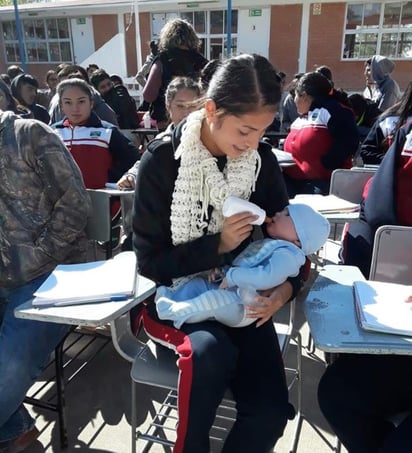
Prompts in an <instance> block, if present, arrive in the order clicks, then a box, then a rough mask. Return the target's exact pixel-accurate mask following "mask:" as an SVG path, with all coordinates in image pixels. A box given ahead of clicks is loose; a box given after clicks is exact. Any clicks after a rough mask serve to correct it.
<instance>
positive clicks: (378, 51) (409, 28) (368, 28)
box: [340, 0, 412, 61]
mask: <svg viewBox="0 0 412 453" xmlns="http://www.w3.org/2000/svg"><path fill="white" fill-rule="evenodd" d="M404 3H405V2H401V1H395V2H378V1H376V0H375V1H374V2H373V3H370V2H356V3H346V9H345V16H344V24H343V36H342V46H341V55H340V59H341V61H365V60H368V59H369V58H371V57H372V56H373V55H387V56H388V57H389V58H390V59H391V60H399V61H409V60H411V59H412V18H411V19H410V20H411V22H410V23H409V24H405V25H400V24H401V23H402V22H404V21H403V20H402V19H401V17H402V16H401V15H399V21H398V24H397V25H392V26H388V25H387V24H386V25H384V18H385V7H386V6H387V5H393V6H396V5H400V7H401V8H402V12H403V11H404V7H405V5H404ZM406 4H411V5H409V7H411V6H412V2H411V1H408V2H406ZM355 5H361V6H362V17H361V18H360V25H358V26H355V27H354V28H353V29H349V28H347V24H348V12H349V8H353V7H354V6H355ZM372 5H379V10H380V11H379V20H378V23H377V25H364V22H365V7H367V6H369V7H372ZM374 34H375V35H376V39H375V40H374V41H373V43H374V44H375V49H374V51H373V52H372V51H371V52H370V53H369V52H366V51H364V52H362V49H364V50H365V48H366V47H367V45H368V42H369V44H371V41H370V39H371V36H372V35H374ZM389 35H393V36H396V37H397V39H396V42H394V41H391V40H387V39H386V40H385V37H386V36H389ZM408 35H409V36H408ZM350 36H353V39H354V42H353V44H351V48H352V50H353V51H354V52H355V50H356V48H357V47H360V49H358V51H357V54H356V55H354V56H345V53H347V52H348V50H347V51H345V45H346V43H347V41H348V37H350ZM357 36H359V37H360V39H359V40H357ZM362 37H365V38H367V39H369V41H367V42H366V43H365V41H363V40H362V39H361V38H362ZM405 37H406V38H409V39H405ZM402 42H403V43H406V44H404V45H407V44H408V43H409V42H410V43H411V44H410V46H409V49H410V50H409V52H408V53H409V56H402V55H399V53H400V52H401V51H402V48H400V45H401V44H400V43H402ZM391 43H394V44H393V45H392V47H393V46H395V49H396V53H397V54H396V55H393V54H388V51H387V49H388V48H389V47H391Z"/></svg>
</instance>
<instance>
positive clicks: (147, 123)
mask: <svg viewBox="0 0 412 453" xmlns="http://www.w3.org/2000/svg"><path fill="white" fill-rule="evenodd" d="M143 126H144V127H145V129H150V126H151V124H150V113H149V112H146V113H145V114H144V115H143Z"/></svg>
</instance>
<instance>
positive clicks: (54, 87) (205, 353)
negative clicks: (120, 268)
mask: <svg viewBox="0 0 412 453" xmlns="http://www.w3.org/2000/svg"><path fill="white" fill-rule="evenodd" d="M199 44H200V41H199V38H198V37H197V35H196V33H195V31H194V29H193V27H192V26H191V25H190V24H189V23H188V22H186V21H184V20H181V19H173V20H171V21H169V22H168V23H167V24H166V25H165V26H164V28H163V29H162V31H161V34H160V40H159V42H158V43H151V46H150V47H151V55H150V56H149V57H150V58H149V57H148V60H147V61H148V64H147V65H146V66H145V72H144V74H143V72H142V71H141V72H139V74H138V79H139V83H141V84H142V86H144V89H143V96H144V101H145V104H144V105H145V106H146V107H147V108H148V109H150V112H151V114H152V116H153V117H154V118H155V119H156V120H157V121H158V126H159V130H161V133H160V134H159V135H158V136H157V137H156V138H155V139H154V140H153V141H151V142H150V143H149V144H148V147H147V150H146V151H145V152H144V153H143V155H142V158H141V160H140V161H139V159H140V154H139V153H138V150H137V149H136V147H135V146H134V145H133V144H132V143H131V142H130V141H129V140H128V139H127V138H126V137H125V136H124V135H123V134H122V133H121V132H120V131H119V128H120V129H132V128H135V127H137V126H138V124H139V121H138V116H137V112H136V104H135V101H134V100H133V99H132V98H131V97H130V95H129V93H128V92H127V89H126V88H125V87H124V86H123V84H122V80H121V79H120V78H119V77H118V76H110V75H109V74H108V73H107V72H106V71H105V70H104V69H101V68H98V67H97V66H96V65H89V67H88V68H83V67H81V66H78V65H60V67H58V68H56V70H50V71H48V72H47V74H46V77H45V81H46V84H47V87H48V88H47V89H44V90H39V83H38V81H37V80H36V79H35V78H34V77H33V76H31V75H30V74H25V73H24V72H23V71H22V70H21V68H19V67H18V66H12V67H9V70H8V74H7V75H3V76H1V80H0V176H1V178H2V181H3V183H2V186H1V189H0V210H1V212H2V223H1V235H0V250H1V253H0V451H2V452H3V451H5V452H9V451H10V452H11V451H23V450H24V449H25V448H26V447H27V446H28V445H30V444H31V442H32V441H33V440H34V439H35V438H36V436H37V435H38V431H37V430H36V428H35V425H34V421H33V419H32V418H31V417H30V415H29V414H28V412H27V410H26V409H25V408H24V405H23V399H24V396H25V394H26V392H27V390H28V389H29V387H30V386H31V384H32V383H33V382H34V380H35V379H36V378H37V376H38V375H39V373H40V372H41V370H42V368H43V367H44V365H45V363H46V362H47V359H48V356H49V354H50V352H51V351H52V350H53V349H54V347H55V346H56V344H57V343H58V342H59V341H61V339H62V338H63V337H64V335H65V334H66V333H67V331H68V328H67V327H65V326H60V325H56V324H53V325H51V324H48V323H38V322H34V321H28V320H17V319H16V318H14V316H13V310H14V308H15V307H16V306H18V305H19V304H20V303H22V302H23V301H25V300H27V299H28V298H30V297H31V295H32V294H33V292H34V291H35V290H36V289H37V288H38V286H39V285H40V284H41V283H42V282H43V281H44V280H45V278H47V276H48V275H49V273H50V272H51V271H52V270H53V268H54V267H55V266H56V265H57V264H59V263H70V262H80V261H82V260H84V259H85V247H86V236H85V227H86V223H87V218H88V215H89V212H90V203H89V199H88V196H87V192H86V188H101V187H104V185H105V183H106V182H117V184H118V186H119V187H120V188H134V189H135V201H134V209H133V236H131V237H129V241H128V246H129V247H132V246H133V248H134V250H135V251H136V253H137V256H138V265H139V272H140V273H141V274H142V275H145V276H147V277H149V278H151V279H153V280H154V281H155V282H156V283H157V284H158V285H164V286H168V287H172V292H171V294H173V291H174V290H175V289H176V288H177V287H179V285H182V282H187V280H188V279H191V278H193V275H198V273H199V272H207V271H210V270H211V269H214V268H225V269H226V268H228V267H229V266H231V265H232V263H236V257H238V256H239V254H240V253H241V252H242V250H244V249H245V248H246V247H247V245H248V244H249V243H250V242H251V233H252V230H253V226H252V224H253V222H254V221H255V220H256V216H254V215H252V214H250V213H249V212H241V213H236V214H233V215H230V216H229V217H227V218H225V217H224V216H223V214H222V206H223V203H224V201H225V200H226V199H227V198H228V197H229V196H235V197H239V198H241V199H243V200H250V201H252V202H254V203H256V204H257V205H258V206H259V207H260V208H262V209H264V210H265V211H266V213H267V215H268V216H269V218H270V221H269V225H267V224H263V225H262V227H261V229H262V234H263V236H264V237H266V238H268V237H272V238H273V237H274V236H273V232H274V231H275V230H276V228H275V225H276V222H278V221H279V225H280V223H281V222H286V223H285V225H286V224H287V220H285V219H287V218H288V217H289V215H291V216H293V222H294V228H295V227H296V228H297V225H299V221H302V219H300V220H299V218H297V217H296V216H298V215H299V210H297V211H296V212H295V211H293V210H292V211H289V210H288V209H289V208H288V200H289V197H292V196H294V195H296V194H298V193H322V194H325V193H328V191H329V182H330V176H331V173H332V171H333V170H334V169H336V168H350V167H351V166H352V159H353V157H354V156H355V155H356V153H357V151H358V148H359V146H360V129H359V127H360V126H364V127H368V128H369V127H370V131H369V132H368V135H367V137H366V139H365V140H364V141H363V143H362V145H361V148H360V155H361V157H362V159H364V161H365V162H366V163H375V164H379V165H380V167H379V170H378V171H377V173H376V176H375V177H374V178H373V181H372V183H371V184H370V189H369V192H368V193H367V195H365V201H364V203H363V205H362V211H361V218H360V221H359V222H358V223H354V224H353V225H352V226H351V228H350V229H349V232H348V235H347V237H346V240H345V242H344V248H345V250H344V254H343V256H344V257H345V263H347V264H354V265H357V266H359V267H360V268H361V270H362V271H363V272H364V273H365V276H367V274H368V263H369V262H370V258H371V248H372V245H373V234H374V231H375V230H376V228H377V227H378V226H380V225H382V224H384V223H390V224H402V225H408V226H412V209H411V206H412V204H411V197H412V183H411V182H410V181H412V178H411V174H410V172H411V168H412V165H411V163H412V160H411V159H412V146H411V143H412V138H411V136H412V126H411V124H412V121H411V118H412V83H411V84H409V86H408V87H407V89H406V91H405V93H404V94H403V96H402V97H400V92H399V87H397V85H396V82H394V81H393V80H392V79H391V78H390V76H389V74H390V72H391V71H392V70H393V63H392V62H391V61H390V60H388V59H387V58H384V57H381V56H374V57H373V58H372V59H371V60H370V61H368V62H367V63H366V70H365V76H366V77H367V84H368V90H367V91H366V92H365V93H366V94H367V93H369V97H370V98H372V99H369V100H366V98H365V97H363V96H361V98H359V97H355V98H352V99H351V98H350V97H347V96H345V94H344V93H343V92H342V91H341V90H337V89H335V87H334V84H333V80H332V72H331V70H330V68H327V67H325V66H322V67H320V68H318V69H317V70H316V71H311V72H308V73H304V74H296V75H295V76H294V78H293V80H292V82H291V84H290V85H289V86H288V88H287V90H286V91H287V94H285V95H282V85H283V84H284V81H285V77H286V76H285V74H283V73H280V72H279V71H278V70H277V69H276V68H275V67H274V66H273V65H272V64H271V63H270V62H269V61H268V60H267V59H266V58H264V57H262V56H258V55H247V54H245V55H240V56H238V57H233V58H230V59H227V60H225V61H222V62H221V61H211V62H207V60H206V59H205V58H204V57H203V56H202V55H201V54H200V53H199ZM149 63H150V64H149ZM371 77H372V79H373V83H374V88H373V90H372V88H371V87H372V81H371ZM281 101H282V102H281ZM280 104H281V109H280V112H281V113H280V115H279V117H278V119H279V122H280V124H281V126H280V127H282V128H283V129H284V130H285V131H287V132H288V133H289V134H288V136H287V139H286V141H285V143H284V149H285V150H286V151H289V152H290V153H291V154H292V156H293V159H294V162H295V164H296V165H295V166H294V167H290V168H289V169H285V170H284V171H283V172H282V171H281V169H280V167H279V165H278V162H277V160H276V158H275V156H274V154H273V153H272V150H271V146H270V144H268V143H266V142H264V141H262V140H260V139H261V137H262V136H263V135H264V133H265V131H266V129H267V128H268V127H270V126H272V125H273V124H274V119H275V114H276V112H277V110H278V109H279V105H280ZM389 104H390V105H389ZM365 105H366V106H368V105H369V106H372V105H373V107H376V108H375V109H372V108H371V109H370V112H371V113H370V115H369V116H368V122H367V123H366V117H367V113H366V110H362V109H363V108H364V107H365ZM378 108H380V109H382V110H383V113H382V114H381V113H380V110H378ZM372 111H373V113H372ZM47 124H50V125H51V127H49V126H48V125H47ZM76 164H77V165H76ZM382 193H384V194H385V198H384V199H383V198H382V196H381V194H382ZM276 212H281V213H282V215H281V216H280V217H279V214H275V213H276ZM112 214H113V216H114V215H115V212H113V213H112ZM281 217H282V219H283V220H282V221H281V220H279V219H280V218H281ZM289 220H290V219H289ZM303 220H304V219H303ZM289 223H290V222H289ZM307 226H308V225H307ZM289 228H291V226H290V225H289ZM325 228H326V227H325ZM291 230H293V232H294V235H293V238H292V239H293V240H292V239H289V236H288V238H287V240H290V241H292V242H293V243H294V246H297V247H298V248H299V247H300V248H301V250H300V254H301V255H302V254H304V251H305V248H304V244H305V241H303V239H302V238H301V237H300V236H299V234H300V233H299V232H300V231H301V230H299V231H298V230H296V231H295V230H294V229H291ZM325 231H326V229H325ZM327 231H329V230H328V229H327ZM296 232H297V233H296ZM282 233H285V232H282ZM296 234H297V236H296ZM326 235H327V233H326ZM275 236H276V238H282V239H284V237H283V235H282V234H277V235H275ZM313 237H314V236H313ZM318 245H319V244H317V247H318ZM193 256H196V260H193ZM240 256H243V255H240ZM303 261H304V259H301V260H300V261H299V263H302V262H303ZM298 267H299V266H298ZM290 275H291V276H289V277H287V278H286V276H285V278H284V279H282V282H280V283H279V282H277V283H279V284H276V285H275V284H273V285H270V286H271V287H270V288H266V291H264V292H262V293H261V294H259V295H258V296H257V300H258V301H259V304H260V305H259V306H258V307H256V306H254V307H253V308H251V307H249V306H247V307H246V308H247V310H246V311H245V312H243V314H244V315H245V316H246V317H249V321H248V322H247V323H245V325H244V326H243V327H242V328H233V327H231V326H229V325H224V324H221V323H219V322H216V321H212V320H206V321H203V320H202V321H200V322H193V323H182V322H181V323H179V324H178V326H177V327H176V326H173V324H172V322H171V321H170V319H171V318H167V317H166V319H163V318H164V317H162V319H160V318H159V316H158V312H157V311H156V304H155V301H154V300H148V301H147V303H146V304H144V305H143V306H142V309H141V310H140V312H139V313H138V321H142V325H144V328H145V329H146V331H147V333H148V334H149V335H150V337H151V338H153V339H155V340H157V341H158V342H159V343H160V344H165V343H167V344H168V346H169V347H171V348H173V349H174V350H175V351H176V354H177V355H178V362H177V363H178V367H179V373H180V378H179V389H178V392H179V408H178V411H179V424H178V427H177V441H176V446H175V448H174V451H175V453H181V452H182V453H183V452H197V453H202V452H204V453H207V452H209V430H210V427H211V424H212V422H213V419H214V416H215V413H216V409H217V407H218V405H219V403H220V401H221V399H222V397H223V395H224V393H225V391H226V390H227V388H231V390H232V392H233V394H234V397H235V400H236V403H237V419H236V421H235V423H234V425H233V427H232V429H231V431H230V433H229V435H228V437H227V440H226V442H225V446H224V450H223V451H225V453H232V452H233V453H235V452H236V453H238V452H241V451H256V452H257V453H265V452H267V451H269V450H270V449H272V448H273V447H274V445H275V444H276V441H277V440H278V439H279V438H280V437H281V436H282V434H283V430H284V428H285V425H286V423H287V420H288V419H291V418H293V416H294V409H293V406H292V405H291V404H290V403H289V398H288V390H287V386H286V382H285V375H284V365H283V363H282V357H281V353H280V349H279V345H278V341H277V336H276V332H275V330H274V326H273V323H272V316H273V315H274V314H275V313H276V312H277V311H278V310H279V309H280V308H281V307H282V306H283V305H284V304H285V303H287V302H288V301H289V300H291V299H292V298H293V297H295V296H296V295H297V293H298V292H299V290H300V288H301V286H302V271H299V270H298V269H296V270H294V272H293V273H291V274H290ZM173 288H174V289H173ZM224 289H225V288H223V290H224ZM168 295H169V296H168V297H169V298H172V297H170V294H169V293H168ZM236 297H237V295H236ZM245 313H246V314H245ZM11 364H12V365H11ZM353 370H356V373H354V372H353ZM377 375H379V376H380V377H379V379H377V378H376V377H377ZM371 381H374V382H375V384H374V386H372V387H371V388H369V390H370V391H369V392H367V391H366V388H365V385H367V384H368V385H369V383H370V382H371ZM251 382H253V385H251ZM411 382H412V363H411V359H410V358H408V357H401V358H394V357H389V356H379V357H366V356H362V357H360V356H359V357H353V356H343V357H340V358H339V359H338V360H337V361H336V362H334V363H332V364H330V365H329V367H328V369H327V371H326V372H325V375H324V376H323V378H322V380H321V383H320V387H319V402H320V405H321V409H322V411H323V412H324V414H325V416H326V418H327V419H328V421H329V422H330V424H331V426H332V428H333V429H334V430H335V432H336V433H337V434H338V436H339V438H340V439H341V440H342V442H343V443H344V445H345V446H346V447H347V448H348V450H349V452H350V453H357V452H359V453H361V452H362V453H377V452H380V451H383V452H392V451H396V452H399V453H403V452H405V453H406V452H407V451H408V448H409V447H410V443H411V442H410V440H411V439H410V434H409V433H410V428H411V427H412V420H411V416H409V417H407V418H406V419H405V420H404V421H403V422H402V423H401V425H399V426H398V427H395V426H394V425H392V424H390V422H388V421H387V417H388V416H390V415H392V414H393V413H395V412H399V411H402V410H411V409H412V389H411ZM359 394H362V395H365V398H364V399H363V400H362V401H361V402H360V400H359V399H358V395H359ZM381 394H386V395H389V396H390V397H388V398H385V403H384V404H383V403H382V404H381V405H379V406H377V405H376V404H375V402H376V401H378V400H379V399H380V395H381ZM365 427H367V429H366V428H365Z"/></svg>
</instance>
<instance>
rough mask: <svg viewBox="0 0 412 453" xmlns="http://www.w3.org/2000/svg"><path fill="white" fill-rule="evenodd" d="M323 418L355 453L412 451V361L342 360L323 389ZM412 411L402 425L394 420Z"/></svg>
mask: <svg viewBox="0 0 412 453" xmlns="http://www.w3.org/2000/svg"><path fill="white" fill-rule="evenodd" d="M318 399H319V405H320V407H321V409H322V412H323V414H324V415H325V417H326V419H327V420H328V421H329V423H330V425H331V426H332V428H333V429H334V431H335V432H336V434H337V436H338V437H339V439H340V440H341V442H342V443H343V445H344V446H345V447H346V448H347V449H348V451H349V453H378V452H379V453H410V452H411V451H412V356H400V355H361V354H359V355H358V354H345V355H341V356H340V357H339V358H338V359H337V360H336V361H335V362H334V363H333V364H331V365H329V367H328V368H327V370H326V372H325V374H324V375H323V377H322V379H321V381H320V383H319V389H318ZM404 411H410V414H409V416H408V417H407V418H405V419H404V420H403V421H402V422H401V424H400V425H398V426H397V427H395V425H394V424H393V423H392V422H391V421H389V420H388V417H391V416H393V415H394V414H397V413H400V412H404Z"/></svg>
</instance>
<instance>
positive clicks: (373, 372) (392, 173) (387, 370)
mask: <svg viewBox="0 0 412 453" xmlns="http://www.w3.org/2000/svg"><path fill="white" fill-rule="evenodd" d="M382 225H406V226H412V123H408V124H406V125H405V126H403V127H401V128H400V129H399V131H398V132H397V133H396V136H395V138H394V142H393V144H392V145H391V147H390V148H389V150H388V152H387V153H386V155H385V157H384V158H383V160H382V163H381V165H380V167H379V169H378V171H377V172H376V174H375V176H374V177H373V180H372V183H371V185H370V188H369V192H368V194H367V197H366V200H365V201H364V204H363V206H362V209H361V217H360V220H359V221H358V222H356V223H352V224H351V225H350V228H349V232H348V234H347V238H346V242H345V243H344V258H345V264H348V265H354V266H358V267H359V268H360V270H361V271H362V272H363V274H364V276H365V277H366V278H368V276H369V269H370V263H371V257H372V247H373V241H374V234H375V231H376V230H377V228H378V227H380V226H382ZM410 283H412V276H411V282H410ZM405 303H406V301H405ZM318 399H319V404H320V407H321V409H322V412H323V414H324V415H325V417H326V418H327V420H328V421H329V423H330V425H331V426H332V428H333V429H334V431H335V433H336V434H337V436H338V437H339V439H340V440H341V441H342V443H343V445H344V446H345V447H346V449H347V450H348V451H349V453H378V452H379V453H395V452H396V453H409V452H410V451H411V445H412V443H411V440H412V437H411V432H412V413H411V411H412V356H408V355H387V354H382V355H381V354H376V355H375V354H372V355H365V354H342V355H340V356H339V358H338V359H337V360H335V361H334V362H333V363H332V364H331V365H329V366H328V368H327V370H326V372H325V374H324V375H323V377H322V379H321V381H320V384H319V389H318ZM401 412H407V413H408V415H407V416H406V418H404V419H403V420H402V422H401V423H400V424H398V425H397V426H395V424H394V423H393V422H392V421H391V420H390V417H391V416H393V415H395V414H397V413H401Z"/></svg>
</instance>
